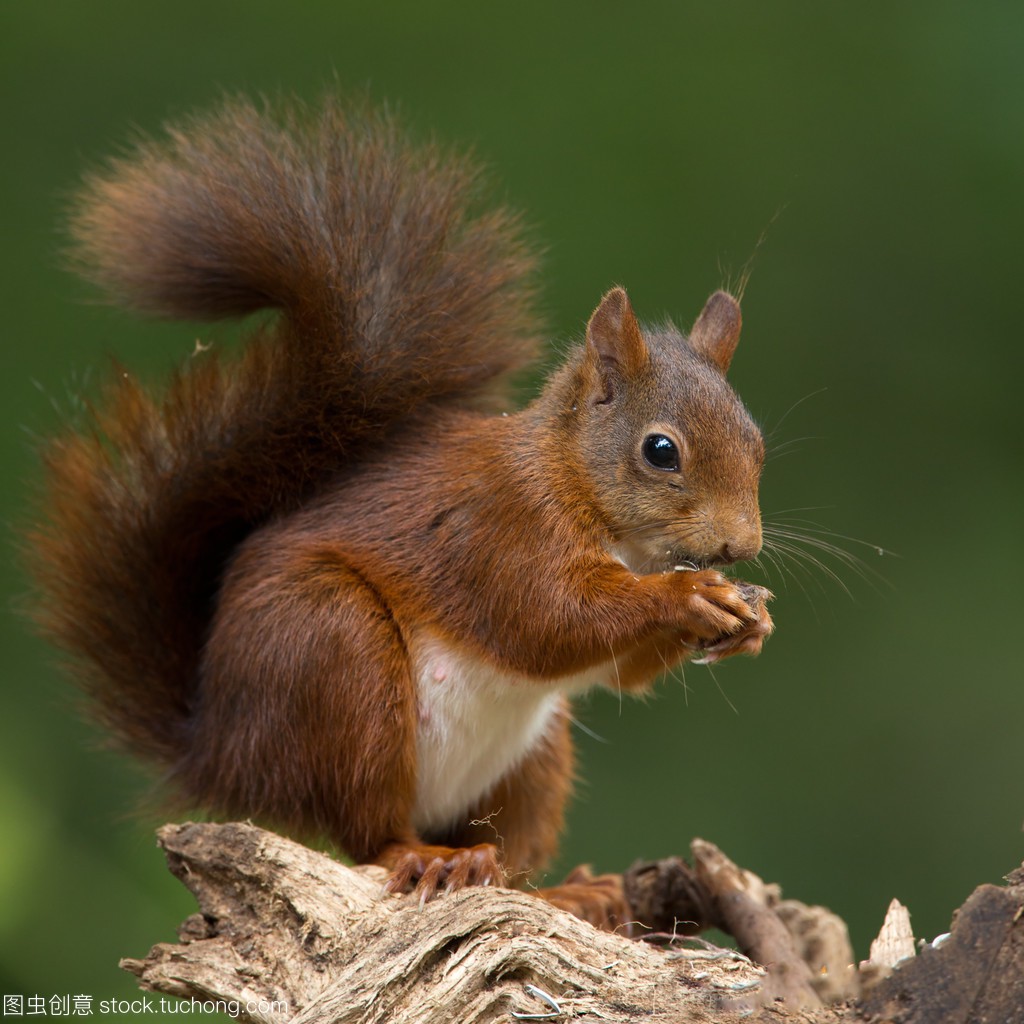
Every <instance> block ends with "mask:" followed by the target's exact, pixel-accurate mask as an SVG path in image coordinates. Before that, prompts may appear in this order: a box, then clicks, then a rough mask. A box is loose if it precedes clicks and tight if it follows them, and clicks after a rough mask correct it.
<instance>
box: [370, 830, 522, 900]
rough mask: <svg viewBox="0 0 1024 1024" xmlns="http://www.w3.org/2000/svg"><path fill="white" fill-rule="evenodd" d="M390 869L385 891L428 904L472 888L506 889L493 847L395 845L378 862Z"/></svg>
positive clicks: (489, 844)
mask: <svg viewBox="0 0 1024 1024" xmlns="http://www.w3.org/2000/svg"><path fill="white" fill-rule="evenodd" d="M377 863H378V864H383V865H384V867H386V868H390V869H391V877H390V878H389V879H388V880H387V882H386V883H385V886H384V888H385V889H386V890H387V891H388V892H393V893H415V895H416V896H417V897H418V898H419V901H420V903H427V902H429V901H430V900H432V899H433V898H434V897H435V896H436V895H437V894H438V893H439V892H454V891H456V890H457V889H464V888H465V887H466V886H469V885H504V884H505V872H504V871H503V870H502V868H501V865H500V864H499V863H498V850H497V848H496V847H495V846H494V845H493V844H491V843H480V844H479V845H477V846H469V847H462V848H459V847H451V846H430V845H427V844H424V843H394V844H392V845H391V846H389V847H388V848H387V850H385V851H384V853H383V854H382V855H381V856H380V857H378V858H377Z"/></svg>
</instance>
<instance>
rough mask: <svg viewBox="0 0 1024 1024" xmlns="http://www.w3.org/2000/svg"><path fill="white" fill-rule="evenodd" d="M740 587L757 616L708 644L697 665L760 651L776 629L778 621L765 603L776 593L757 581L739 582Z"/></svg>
mask: <svg viewBox="0 0 1024 1024" xmlns="http://www.w3.org/2000/svg"><path fill="white" fill-rule="evenodd" d="M736 589H737V590H738V591H739V593H740V595H741V596H742V597H743V599H744V601H746V603H747V605H748V607H749V608H750V610H751V611H752V612H753V613H754V614H755V616H756V618H755V619H754V620H753V621H750V622H747V623H745V624H744V625H743V626H741V627H740V629H739V630H738V631H736V632H734V633H729V634H728V635H727V636H723V637H722V638H721V639H719V640H716V641H714V642H713V643H711V644H706V645H705V646H704V648H703V653H702V656H701V657H700V658H698V659H697V660H696V661H695V662H694V664H695V665H711V664H713V663H714V662H716V661H721V660H722V658H729V657H732V655H734V654H749V655H751V656H754V655H757V654H760V653H761V645H762V644H763V643H764V642H765V640H766V639H767V638H768V637H769V636H770V635H771V633H772V630H774V629H775V623H774V622H772V617H771V615H769V614H768V609H767V608H766V607H765V605H766V604H767V602H768V601H770V600H771V599H772V598H773V597H774V596H775V595H774V594H773V593H772V592H771V591H770V590H767V589H765V588H764V587H759V586H756V585H755V584H753V583H737V584H736Z"/></svg>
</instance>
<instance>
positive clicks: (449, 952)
mask: <svg viewBox="0 0 1024 1024" xmlns="http://www.w3.org/2000/svg"><path fill="white" fill-rule="evenodd" d="M158 835H159V842H160V844H161V846H163V848H164V850H165V851H166V854H167V858H168V864H169V866H170V869H171V871H172V872H173V873H174V874H175V875H176V876H177V877H178V878H179V879H181V881H182V882H183V883H184V884H185V885H186V886H187V887H188V888H189V889H190V890H191V891H192V892H193V894H194V895H195V897H196V899H197V901H198V903H199V908H200V911H199V913H197V914H194V915H192V916H191V917H189V918H188V919H187V920H186V921H185V922H184V923H183V925H182V926H181V928H180V930H179V938H180V942H179V943H178V944H169V943H164V944H160V945H157V946H155V947H154V948H153V949H152V950H151V952H150V953H149V955H148V956H147V957H146V958H144V959H142V960H136V959H126V960H124V961H122V966H124V967H125V968H126V969H127V970H129V971H131V972H132V973H133V974H135V975H136V976H137V977H138V979H139V982H140V984H141V985H142V986H143V987H144V988H146V989H149V990H151V991H154V992H159V993H165V994H167V995H171V996H179V997H185V998H192V999H197V1000H200V1001H203V1002H209V1001H215V1002H220V1003H222V1006H221V1008H224V1009H227V1010H228V1011H229V1012H232V1013H234V1015H235V1016H237V1017H238V1019H240V1020H243V1021H254V1022H260V1024H263V1022H266V1024H284V1022H286V1021H287V1022H289V1024H326V1022H332V1024H357V1022H358V1024H370V1022H384V1021H388V1022H395V1024H403V1022H410V1024H412V1022H416V1024H434V1022H437V1024H441V1022H444V1024H449V1022H453V1021H458V1022H460V1024H461V1022H480V1024H484V1022H490V1021H499V1020H500V1021H513V1020H517V1019H521V1020H552V1021H559V1020H569V1019H571V1018H573V1017H575V1016H583V1015H587V1016H588V1017H591V1018H592V1019H594V1020H597V1021H619V1022H631V1021H641V1020H642V1021H645V1022H655V1024H660V1022H679V1024H681V1022H687V1024H690V1022H692V1024H702V1022H712V1021H713V1022H717V1024H730V1022H732V1021H740V1020H743V1021H748V1022H749V1021H762V1022H767V1021H772V1022H778V1021H782V1020H799V1021H802V1022H805V1024H827V1022H839V1021H846V1022H852V1021H866V1020H871V1019H879V1020H893V1021H901V1022H907V1024H909V1022H916V1021H918V1020H920V1021H924V1020H946V1019H949V1020H961V1019H962V1020H964V1021H967V1020H974V1019H977V1020H982V1019H985V1020H993V1021H995V1020H998V1021H1001V1022H1002V1021H1006V1022H1011V1021H1012V1022H1013V1024H1020V1022H1021V1021H1022V1020H1024V1017H1022V1016H1021V1014H1022V1013H1024V1010H1021V1007H1022V1006H1024V981H1022V977H1024V973H1022V963H1024V923H1022V922H1021V915H1022V912H1024V911H1022V907H1024V873H1022V877H1011V885H1010V887H1008V888H1006V889H998V888H996V887H993V886H988V887H983V889H979V890H978V891H977V892H976V893H975V895H974V896H973V897H972V899H971V901H968V904H967V905H965V908H964V910H963V911H962V912H961V915H962V917H961V919H960V920H959V921H958V923H957V924H956V925H955V926H954V931H953V937H952V939H951V940H950V941H949V942H947V943H946V944H945V945H944V946H943V947H942V948H941V949H934V950H933V949H931V947H929V949H928V950H925V952H924V953H923V954H922V955H921V956H919V957H915V958H914V959H913V960H911V961H908V962H907V963H906V966H904V967H902V968H900V969H898V970H897V971H895V973H893V974H892V975H891V976H890V977H888V978H885V979H884V980H882V981H880V982H879V983H878V984H877V985H876V987H875V988H874V990H873V991H872V992H871V993H870V994H869V995H868V996H867V997H866V999H865V1002H863V1003H861V1004H854V1003H851V1002H844V1003H834V1004H833V1005H823V1003H824V1002H828V1001H831V1000H835V999H849V998H850V997H851V996H852V995H853V994H854V991H855V988H856V985H857V984H858V975H857V972H856V971H855V970H854V969H853V968H852V966H849V964H850V963H851V961H852V954H851V953H850V952H849V945H848V942H846V945H845V947H844V945H843V943H844V941H846V940H845V926H842V922H839V921H838V919H837V918H835V917H834V915H831V914H829V913H828V912H827V911H824V910H822V909H821V908H806V907H804V906H803V905H802V904H796V903H794V902H793V901H783V900H781V898H780V894H779V893H778V890H777V888H775V887H772V886H765V885H764V883H762V882H761V881H760V879H758V878H757V877H756V876H754V875H752V874H751V873H749V872H744V871H742V870H741V869H739V868H737V867H736V865H734V864H732V863H731V862H730V861H729V860H728V858H726V857H725V856H724V855H723V854H722V853H721V851H719V850H717V848H715V847H714V846H712V845H711V844H709V843H702V842H701V841H699V840H698V841H696V842H695V844H694V859H695V864H694V867H693V868H690V867H688V866H687V865H684V864H683V862H682V861H678V860H675V859H673V860H670V861H662V862H657V863H655V864H647V865H636V866H634V868H633V869H631V871H630V872H628V873H627V875H626V876H625V878H624V882H625V885H626V891H627V894H628V895H629V897H630V900H631V904H632V906H633V908H634V911H637V917H638V918H639V919H640V920H641V921H644V922H645V924H646V925H648V926H651V927H652V928H653V933H652V934H649V935H648V936H647V938H648V939H649V940H651V941H636V940H632V939H628V938H626V937H624V936H622V935H615V934H610V933H606V932H598V931H596V930H595V929H593V928H592V927H590V926H589V925H587V924H585V923H584V922H582V921H579V920H577V919H576V918H574V917H572V916H570V915H568V914H566V913H564V912H562V911H560V910H557V909H556V908H554V907H551V906H550V905H548V904H546V903H544V902H543V901H541V900H539V899H537V898H536V897H534V896H532V895H529V894H528V893H523V892H514V891H511V890H506V889H491V888H468V889H464V890H462V891H460V892H456V893H449V894H445V895H443V896H441V897H440V898H438V899H436V900H434V901H432V902H430V903H428V904H426V905H424V906H420V905H419V903H418V902H417V901H416V900H415V899H414V898H412V897H408V896H391V895H386V894H384V892H383V881H384V879H385V872H384V871H383V870H382V869H379V868H374V867H358V868H350V867H346V866H344V865H342V864H340V863H338V862H337V861H334V860H332V859H331V858H329V857H327V856H325V855H323V854H320V853H315V852H314V851H312V850H309V849H307V848H305V847H303V846H301V845H299V844H297V843H295V842H292V841H290V840H287V839H284V838H282V837H280V836H277V835H275V834H273V833H271V832H266V831H264V830H262V829H258V828H256V827H254V826H252V825H247V824H227V825H214V824H185V825H168V826H165V827H164V828H162V829H161V830H160V832H159V834H158ZM985 890H991V892H986V891H985ZM673 891H674V892H675V893H676V895H675V896H672V895H671V893H672V892H673ZM680 893H682V895H680ZM979 894H981V895H980V896H979ZM993 900H994V901H995V903H993V902H992V901H993ZM687 901H689V902H687ZM972 901H976V902H977V905H976V906H974V907H973V909H969V908H971V907H972ZM691 912H692V913H691ZM979 914H980V915H981V916H980V917H979V916H978V915H979ZM963 915H966V917H964V916H963ZM683 920H688V921H690V922H692V924H691V927H697V926H704V925H707V924H715V925H716V926H718V927H723V926H726V930H729V931H730V932H731V933H732V934H733V935H734V936H735V937H736V938H737V940H738V941H739V942H740V944H741V946H742V948H744V949H745V950H746V951H747V952H750V953H752V954H753V955H754V956H756V957H757V958H758V959H759V960H760V961H761V962H762V963H765V964H767V965H768V966H767V967H761V966H758V965H757V964H756V963H754V962H753V961H752V960H751V959H749V958H748V957H747V956H744V955H743V954H741V953H738V952H735V951H733V950H723V949H719V948H716V947H713V946H710V945H709V944H707V943H703V942H701V941H700V940H695V941H693V942H689V943H687V944H686V945H687V946H688V947H689V946H694V945H696V948H683V947H682V946H681V945H680V942H679V939H680V931H681V929H680V922H681V921H683ZM964 920H966V921H968V922H969V924H970V926H969V927H963V925H962V922H963V921H964ZM836 922H838V929H837V924H836ZM666 926H667V927H666ZM837 934H838V935H839V937H838V939H837V938H836V936H837ZM961 935H962V936H963V937H964V938H963V941H960V939H959V938H958V936H961ZM829 936H831V938H829ZM982 939H984V940H985V941H986V942H988V945H984V944H983V942H982ZM954 940H956V941H954ZM659 943H661V946H660V947H659V945H658V944H659ZM993 943H994V945H992V944H993ZM983 945H984V949H985V950H988V953H986V954H985V956H988V959H985V958H984V956H982V955H981V953H980V952H979V950H981V948H982V946H983ZM990 946H991V947H992V948H990ZM961 947H964V948H963V949H961ZM950 952H956V954H957V956H959V957H964V956H968V953H969V958H970V959H973V960H975V961H978V960H979V957H980V958H981V960H982V966H984V964H988V966H989V968H990V970H989V974H988V975H987V976H986V975H985V974H984V972H982V975H981V976H976V975H971V977H972V978H974V981H973V982H972V981H970V980H967V981H965V984H964V985H963V986H961V987H960V988H959V989H956V991H955V993H954V998H955V1001H956V1003H957V1006H967V1007H968V1009H969V1008H970V1007H972V1006H974V1007H978V1006H983V1007H984V1008H985V1012H986V1013H988V1014H991V1013H995V1014H996V1015H995V1016H991V1015H990V1016H986V1017H968V1016H962V1017H949V1018H946V1017H941V1016H937V1015H936V1012H935V1005H934V1002H933V1003H932V1004H929V1005H928V1007H926V1009H927V1011H928V1012H929V1013H931V1016H913V1015H910V1016H907V1015H906V1014H907V1012H908V1010H909V1011H910V1012H911V1013H912V1012H913V1011H914V1010H915V1007H918V1006H919V1005H920V1006H924V1003H923V1002H921V998H922V997H921V994H920V993H921V991H923V989H919V988H915V987H914V986H915V984H916V983H915V976H920V979H923V981H922V984H923V985H924V989H928V988H929V985H930V986H931V987H932V988H934V987H935V979H936V978H937V977H939V978H942V979H945V980H946V981H948V980H949V978H951V977H952V976H953V975H955V974H956V969H955V967H954V968H951V967H950V963H949V962H944V961H943V960H942V959H941V958H943V957H945V958H946V960H948V958H949V954H950ZM989 954H990V955H989ZM836 957H838V958H839V959H840V960H842V959H843V958H848V959H847V962H845V963H839V962H837V961H836ZM829 958H831V959H829ZM975 966H977V964H975ZM822 968H824V969H825V971H824V974H823V973H822ZM922 968H924V969H923V970H922ZM993 970H994V972H995V973H994V975H993ZM965 977H966V976H965ZM823 979H824V980H823ZM928 979H931V980H930V981H929V980H928ZM946 987H947V988H950V989H951V991H952V990H953V989H955V988H956V987H955V985H954V986H952V987H951V986H949V985H947V986H946ZM979 1000H981V1001H980V1002H979ZM986 1000H987V1001H986ZM1007 1000H1017V1002H1016V1003H1014V1002H1007ZM1000 1013H1001V1014H1002V1015H1001V1016H1000V1015H999V1014H1000ZM901 1014H903V1015H902V1016H901ZM1015 1014H1016V1016H1015Z"/></svg>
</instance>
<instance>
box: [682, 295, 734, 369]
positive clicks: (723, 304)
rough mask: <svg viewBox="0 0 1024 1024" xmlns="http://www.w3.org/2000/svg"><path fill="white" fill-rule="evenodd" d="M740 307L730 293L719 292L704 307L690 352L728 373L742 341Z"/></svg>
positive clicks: (692, 332) (691, 341)
mask: <svg viewBox="0 0 1024 1024" xmlns="http://www.w3.org/2000/svg"><path fill="white" fill-rule="evenodd" d="M742 326H743V316H742V315H741V313H740V304H739V303H738V302H737V301H736V300H735V299H734V298H733V297H732V296H731V295H730V294H729V293H728V292H715V294H714V295H712V296H711V298H710V299H708V301H707V302H705V303H704V308H703V309H702V310H701V314H700V316H699V317H697V322H696V323H695V324H694V325H693V330H692V331H690V348H692V349H693V350H694V351H696V352H699V353H700V354H701V355H702V356H705V357H707V358H708V359H710V360H711V361H712V362H713V363H716V364H717V365H718V366H719V368H720V369H721V371H722V373H725V372H726V370H728V369H729V363H731V362H732V354H733V353H734V352H735V351H736V343H737V342H738V341H739V340H740V328H741V327H742Z"/></svg>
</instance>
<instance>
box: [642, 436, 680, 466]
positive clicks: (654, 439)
mask: <svg viewBox="0 0 1024 1024" xmlns="http://www.w3.org/2000/svg"><path fill="white" fill-rule="evenodd" d="M640 450H641V451H642V452H643V456H644V460H645V461H646V463H647V465H648V466H653V467H654V468H655V469H667V470H677V469H679V449H678V448H677V447H676V445H675V442H674V441H673V440H672V438H670V437H666V436H665V435H664V434H648V435H647V436H646V437H645V438H644V443H643V447H642V448H641V449H640Z"/></svg>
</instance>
